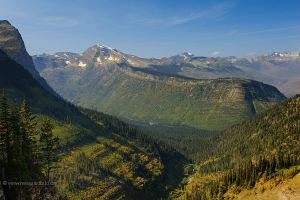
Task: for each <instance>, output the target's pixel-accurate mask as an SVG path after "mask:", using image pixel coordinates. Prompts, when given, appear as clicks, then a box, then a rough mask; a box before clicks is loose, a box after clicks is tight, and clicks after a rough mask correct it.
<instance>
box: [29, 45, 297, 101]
mask: <svg viewBox="0 0 300 200" xmlns="http://www.w3.org/2000/svg"><path fill="white" fill-rule="evenodd" d="M33 58H34V62H35V63H36V65H37V68H38V70H39V71H40V72H43V70H44V69H45V68H47V67H49V66H51V67H54V66H56V67H58V66H60V67H62V66H73V67H81V68H82V67H85V66H107V65H111V64H122V65H126V66H128V67H130V68H133V69H137V70H140V71H143V72H148V73H154V74H155V73H159V74H166V75H170V76H182V77H187V78H194V79H215V78H224V77H227V78H228V77H236V78H246V79H253V80H257V81H263V82H264V83H266V84H271V85H274V86H276V87H278V88H279V89H280V90H281V92H283V93H284V94H286V95H287V96H292V95H295V94H297V93H299V92H300V91H299V90H298V89H297V87H295V86H293V84H290V83H292V82H295V81H297V80H298V79H299V76H300V70H299V64H300V53H299V52H286V53H278V52H274V53H272V54H270V55H264V56H257V57H246V58H238V57H234V56H231V57H203V56H202V57H199V56H194V55H193V54H192V53H188V52H185V53H182V54H179V55H175V56H171V57H169V58H162V59H154V58H151V59H146V58H140V57H137V56H134V55H129V54H126V53H123V52H120V51H118V50H116V49H114V48H111V47H107V46H104V45H95V46H93V47H91V48H89V49H87V50H86V51H85V52H83V53H82V54H77V53H67V52H66V53H56V54H53V55H47V54H43V55H38V56H34V57H33Z"/></svg>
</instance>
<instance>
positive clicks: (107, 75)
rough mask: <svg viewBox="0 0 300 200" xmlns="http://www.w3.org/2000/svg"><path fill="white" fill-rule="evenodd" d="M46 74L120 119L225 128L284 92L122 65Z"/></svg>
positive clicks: (76, 99) (70, 95) (76, 97)
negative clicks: (141, 69) (158, 73)
mask: <svg viewBox="0 0 300 200" xmlns="http://www.w3.org/2000/svg"><path fill="white" fill-rule="evenodd" d="M42 76H43V77H45V78H46V79H47V81H48V82H49V84H50V85H51V86H52V87H53V88H54V89H55V90H56V91H57V92H58V93H59V94H61V95H62V96H63V97H65V98H66V99H68V100H69V101H71V102H73V103H75V104H77V105H80V106H83V107H87V108H91V109H94V110H98V111H102V112H104V113H108V114H111V115H114V116H118V117H121V118H125V119H129V120H135V121H141V122H148V123H149V122H150V123H154V124H156V123H163V124H170V125H181V126H189V127H195V128H201V129H208V130H221V129H224V128H226V127H228V126H230V125H232V124H235V123H237V122H241V121H243V120H245V119H249V118H250V117H251V116H254V115H255V114H256V113H259V112H261V111H263V110H265V109H267V108H270V107H272V106H273V105H275V104H276V103H278V102H279V101H281V100H283V99H285V97H284V96H283V95H282V94H281V93H280V92H279V91H278V90H277V89H276V88H274V87H272V86H269V85H265V84H263V83H260V82H256V81H251V80H241V79H233V78H228V79H214V80H191V79H181V78H174V77H173V78H172V77H167V76H162V75H160V76H159V75H153V74H149V73H142V72H138V71H132V70H130V69H128V68H124V67H122V66H118V65H110V66H106V67H105V66H103V67H92V66H90V67H87V68H84V69H82V68H75V67H68V66H66V67H56V68H47V69H46V70H44V71H43V72H42Z"/></svg>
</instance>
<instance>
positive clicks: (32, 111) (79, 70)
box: [0, 20, 300, 200]
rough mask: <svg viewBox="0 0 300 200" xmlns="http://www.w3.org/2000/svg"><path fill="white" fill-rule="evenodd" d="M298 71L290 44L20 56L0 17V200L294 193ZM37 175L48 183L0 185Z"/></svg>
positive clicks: (298, 165)
mask: <svg viewBox="0 0 300 200" xmlns="http://www.w3.org/2000/svg"><path fill="white" fill-rule="evenodd" d="M283 66H284V67H285V68H284V69H283ZM298 73H299V53H274V54H271V55H266V56H260V57H256V58H251V59H250V58H236V57H216V58H214V57H197V56H194V55H193V54H191V53H183V54H180V55H176V56H172V57H168V58H161V59H155V58H151V59H146V58H140V57H137V56H133V55H130V54H127V53H123V52H120V51H118V50H116V49H114V48H111V47H107V46H104V45H94V46H92V47H90V48H88V49H87V50H86V51H84V52H83V53H81V54H79V53H70V52H60V53H54V54H53V55H49V54H40V55H35V56H33V57H31V56H30V55H29V54H28V52H27V50H26V48H25V44H24V41H23V39H22V36H21V34H20V33H19V31H18V30H17V29H16V28H15V27H14V26H13V25H11V23H10V22H8V21H6V20H1V21H0V89H1V91H2V92H1V98H0V147H1V148H0V153H1V157H0V161H1V162H0V164H1V168H2V169H3V172H4V175H3V176H2V175H1V176H0V178H1V187H0V199H22V198H23V197H22V195H23V194H24V193H26V197H25V196H24V198H25V199H46V197H47V198H48V199H49V198H50V199H107V200H110V199H125V200H127V199H128V200H131V199H132V200H134V199H145V200H147V199H149V200H152V199H178V200H190V199H191V200H194V199H201V200H202V199H203V200H212V199H213V200H214V199H217V200H221V199H276V198H278V199H280V198H291V199H293V198H294V199H297V198H298V196H299V187H300V186H299V173H300V148H299V147H300V136H299V133H300V96H299V94H298V95H295V94H296V93H298V87H297V86H298V84H297V78H298V77H299V74H298ZM262 81H263V82H262ZM282 84H283V85H282ZM273 85H274V86H273ZM277 87H279V89H277ZM282 92H283V93H285V94H288V97H289V98H287V97H286V96H285V95H284V94H283V93H282ZM290 96H291V97H290ZM24 110H25V111H24ZM24 113H25V114H26V115H25V118H24ZM26 116H28V117H27V118H26ZM24 119H26V120H28V121H24ZM25 125H26V126H25ZM46 125H47V126H46ZM46 133H47V134H48V137H49V138H48V140H49V141H48V144H50V143H49V142H52V141H56V138H57V141H58V143H57V145H58V147H57V149H55V148H53V149H50V150H53V151H52V152H51V154H49V155H48V157H49V158H50V157H51V158H52V159H51V162H48V163H47V162H44V161H43V158H40V157H39V156H45V154H44V153H45V152H47V151H46V150H45V149H46V148H45V147H44V146H43V141H44V140H45V138H44V137H45V134H46ZM18 134H23V135H22V138H23V139H20V138H19V135H18ZM31 134H34V136H32V135H31ZM27 139H28V140H30V141H31V142H32V143H30V145H29V147H26V148H28V149H29V150H28V149H27V150H26V148H23V146H24V144H25V142H26V141H27ZM51 139H52V140H51ZM22 141H23V142H24V143H22ZM14 146H18V147H22V148H21V150H20V152H19V153H18V151H16V149H19V148H13V147H14ZM50 150H49V149H48V151H50ZM31 151H32V152H31ZM44 151H45V152H44ZM15 152H17V153H15ZM26 152H31V153H32V154H30V155H34V156H32V159H31V160H30V162H27V160H26V159H28V155H29V154H27V153H26ZM16 155H17V156H19V157H16ZM42 161H43V162H42ZM11 163H13V164H14V165H12V166H14V167H11ZM49 166H51V169H49V171H47V169H48V168H49ZM47 167H48V168H47ZM24 169H25V170H24ZM20 172H22V173H23V174H22V173H21V174H22V176H17V174H19V173H20ZM49 174H50V175H49ZM41 180H43V181H49V180H50V181H52V182H53V183H54V184H53V185H51V186H43V187H35V186H32V187H18V186H12V187H6V185H4V184H3V183H4V182H5V181H8V182H10V181H17V182H18V181H19V182H24V181H25V182H26V181H29V182H35V181H41Z"/></svg>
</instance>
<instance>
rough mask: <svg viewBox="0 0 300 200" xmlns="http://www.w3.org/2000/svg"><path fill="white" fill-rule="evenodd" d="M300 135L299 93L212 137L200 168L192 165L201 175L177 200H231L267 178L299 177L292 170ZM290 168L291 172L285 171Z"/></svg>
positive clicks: (298, 160)
mask: <svg viewBox="0 0 300 200" xmlns="http://www.w3.org/2000/svg"><path fill="white" fill-rule="evenodd" d="M299 133H300V96H299V95H298V96H296V97H294V98H291V99H289V100H287V101H285V102H284V103H282V104H280V105H277V106H275V107H274V108H272V109H271V110H268V111H266V112H264V113H262V114H260V115H258V116H257V117H255V118H254V119H252V120H249V121H245V122H243V123H242V124H239V125H236V126H233V127H231V128H229V129H227V130H225V131H224V132H223V133H222V134H220V135H219V136H215V137H213V138H211V140H210V142H208V144H207V145H206V152H204V153H203V154H202V155H201V156H202V157H201V158H199V162H198V164H195V165H194V166H191V167H192V168H193V169H194V170H195V171H196V172H195V173H192V175H191V176H190V178H189V179H186V180H185V182H184V183H185V184H186V187H185V189H184V190H177V191H175V192H174V193H173V195H174V196H173V197H174V198H175V197H176V198H179V199H180V198H182V199H224V198H225V199H226V198H229V197H226V195H232V194H231V193H232V192H233V193H234V195H237V194H238V193H239V192H240V191H241V190H243V189H244V188H247V189H251V188H253V187H255V185H257V183H258V182H259V181H261V180H265V181H268V180H273V179H274V180H277V179H278V177H284V178H291V177H293V176H294V175H296V174H297V173H299V171H300V168H299V167H292V166H297V165H299V164H300V157H299V155H300V135H299ZM290 167H292V168H291V170H290V172H289V173H287V174H286V173H284V172H283V171H282V169H286V168H290ZM192 171H193V170H192ZM232 190H233V191H232Z"/></svg>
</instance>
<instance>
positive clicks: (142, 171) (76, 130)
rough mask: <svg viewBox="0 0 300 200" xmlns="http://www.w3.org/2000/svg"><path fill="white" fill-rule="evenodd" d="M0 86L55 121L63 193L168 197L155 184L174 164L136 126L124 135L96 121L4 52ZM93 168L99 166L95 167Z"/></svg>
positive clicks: (40, 117)
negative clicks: (137, 130) (49, 88)
mask: <svg viewBox="0 0 300 200" xmlns="http://www.w3.org/2000/svg"><path fill="white" fill-rule="evenodd" d="M0 88H1V89H4V90H5V93H6V94H7V95H8V96H9V97H10V100H11V102H16V103H19V102H20V101H22V100H23V99H26V101H27V102H28V104H29V105H30V108H31V110H32V111H33V112H34V114H35V115H36V117H37V118H36V119H37V122H38V123H40V122H41V121H42V120H43V119H45V118H48V119H50V120H51V122H52V123H53V124H54V125H55V127H54V134H55V135H56V136H58V137H59V138H60V144H61V146H60V150H61V153H62V154H61V155H60V161H59V165H60V166H62V168H60V169H61V170H58V171H57V172H56V175H55V176H54V177H53V179H54V180H55V181H56V183H57V187H58V189H59V191H60V195H63V196H66V197H69V198H71V199H74V198H75V199H76V198H77V199H78V198H80V197H85V196H86V195H89V196H90V197H91V198H94V197H98V198H103V199H105V198H107V199H112V198H120V199H138V198H142V197H143V198H147V196H148V197H153V195H156V197H157V198H158V197H161V196H163V195H165V193H166V191H165V190H163V189H159V188H158V189H155V187H153V186H152V184H153V183H154V182H155V181H157V180H160V179H164V178H165V177H167V175H166V171H168V170H169V167H167V166H168V164H169V163H168V164H167V165H165V164H164V163H165V162H166V161H165V160H164V161H163V159H165V158H162V156H161V155H163V154H164V151H163V150H157V148H155V147H152V143H150V142H148V143H147V141H148V140H147V139H146V138H145V139H144V140H139V139H136V138H134V137H133V136H134V134H133V136H131V133H133V129H127V132H126V135H125V134H124V133H122V132H121V131H119V130H118V129H117V128H118V127H115V129H112V128H111V127H107V126H105V125H103V123H100V122H95V121H94V120H92V119H91V118H90V117H88V116H86V115H84V114H82V113H81V112H80V111H79V110H78V109H77V108H76V107H75V106H73V105H72V104H69V103H67V102H65V101H64V100H62V99H61V98H59V97H57V96H53V95H51V94H50V93H49V92H48V91H46V90H45V89H44V88H43V87H41V86H40V84H39V83H38V82H37V81H36V80H35V79H34V78H33V77H32V76H31V74H30V73H29V72H28V71H27V70H25V69H24V67H22V66H21V65H19V64H18V63H16V62H15V61H13V60H11V59H10V58H9V57H8V56H7V55H6V54H5V53H4V52H2V51H0ZM103 117H105V115H104V116H103ZM107 118H108V117H107ZM108 121H110V120H108ZM115 121H116V120H115ZM122 130H126V129H122ZM140 137H142V136H140ZM152 148H153V149H152ZM155 152H157V153H155ZM95 155H98V156H96V157H95ZM165 155H166V158H167V159H169V158H172V156H169V154H168V153H167V152H165ZM174 156H176V155H175V154H174ZM176 157H177V156H176ZM177 158H179V157H177ZM86 163H92V164H93V165H85V164H86ZM96 163H98V164H97V165H96ZM171 163H172V162H171ZM92 166H97V168H96V169H94V168H90V167H92ZM74 167H75V168H74ZM74 170H75V171H74ZM178 170H180V169H179V168H178ZM74 177H76V179H73V178H74ZM166 184H168V182H166ZM172 184H174V183H170V185H172ZM158 185H159V184H158ZM150 188H152V189H151V190H150Z"/></svg>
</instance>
